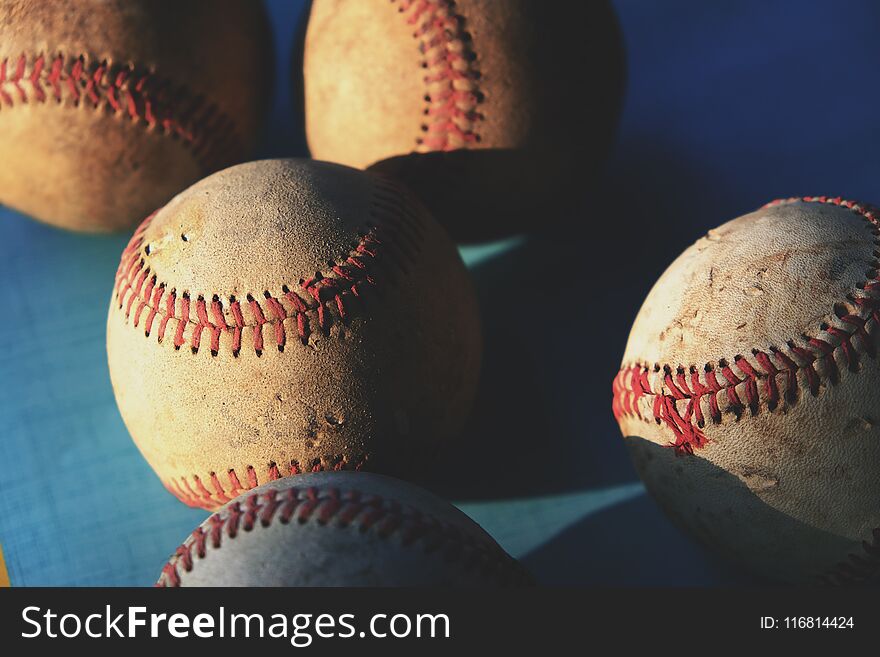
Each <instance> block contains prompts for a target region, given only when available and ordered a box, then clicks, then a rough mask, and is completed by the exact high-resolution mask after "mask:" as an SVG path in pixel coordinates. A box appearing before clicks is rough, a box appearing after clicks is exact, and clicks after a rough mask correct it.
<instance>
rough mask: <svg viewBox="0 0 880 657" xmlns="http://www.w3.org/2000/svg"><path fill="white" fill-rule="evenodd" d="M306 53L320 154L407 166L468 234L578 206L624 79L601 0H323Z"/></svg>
mask: <svg viewBox="0 0 880 657" xmlns="http://www.w3.org/2000/svg"><path fill="white" fill-rule="evenodd" d="M299 67H300V62H298V61H297V62H296V64H295V71H294V77H295V78H299V77H300V70H299ZM301 67H302V71H301V76H302V86H303V98H304V109H305V127H306V135H307V137H308V143H309V148H310V149H311V152H312V155H313V156H314V157H316V158H319V159H325V160H331V161H334V162H341V163H343V164H348V165H350V166H356V167H371V166H372V167H375V168H376V169H379V170H382V171H384V172H386V173H390V174H393V175H395V176H398V177H399V178H400V179H401V180H403V181H404V182H405V183H406V184H407V185H409V186H410V187H411V188H412V189H413V190H414V191H415V192H416V194H417V195H418V196H419V197H420V198H421V199H422V200H423V201H424V202H425V204H426V205H427V206H428V208H429V209H430V210H431V212H432V213H433V214H434V216H435V217H436V218H437V219H438V220H439V221H440V222H441V223H442V224H443V225H444V226H446V227H447V228H448V229H449V230H450V232H451V233H452V235H453V237H455V238H457V239H458V240H460V241H471V240H479V239H484V238H487V237H495V236H498V235H503V234H509V233H512V232H516V231H518V230H522V229H523V228H534V227H536V226H540V225H546V223H547V221H553V220H556V221H561V220H562V219H563V218H564V217H570V216H571V213H570V212H568V213H566V212H565V209H567V208H568V206H569V205H570V202H571V200H572V198H573V197H574V196H576V193H577V192H578V191H583V190H585V189H588V188H589V187H590V186H591V185H592V184H593V182H594V180H595V178H596V173H597V171H598V169H599V167H600V166H601V165H602V164H603V161H604V159H605V158H606V156H607V155H608V153H609V150H610V147H611V145H612V142H613V139H614V134H615V127H616V123H617V120H618V116H619V113H620V108H621V101H622V95H623V87H624V55H623V45H622V40H621V36H620V29H619V27H618V24H617V20H616V17H615V15H614V11H613V9H612V8H611V5H610V3H608V2H606V1H605V0H601V1H597V0H593V1H591V2H577V3H567V4H565V5H559V4H556V3H546V2H539V1H537V0H507V1H505V2H482V1H481V0H458V1H456V2H452V1H451V0H315V2H314V3H313V4H312V6H311V10H310V14H309V19H308V28H307V32H306V35H305V40H304V48H303V54H302V63H301ZM587 219H589V218H587ZM579 220H581V219H579Z"/></svg>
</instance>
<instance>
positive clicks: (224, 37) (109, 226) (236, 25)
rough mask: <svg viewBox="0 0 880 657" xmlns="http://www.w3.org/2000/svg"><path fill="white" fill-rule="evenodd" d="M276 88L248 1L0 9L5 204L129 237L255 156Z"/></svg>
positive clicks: (0, 196)
mask: <svg viewBox="0 0 880 657" xmlns="http://www.w3.org/2000/svg"><path fill="white" fill-rule="evenodd" d="M271 80H272V61H271V56H270V44H269V30H268V24H267V20H266V17H265V14H264V11H263V8H262V5H261V3H259V2H251V1H249V0H214V1H208V0H190V1H188V2H177V1H175V0H76V1H73V0H53V1H52V2H42V1H37V0H2V1H0V161H2V162H3V166H2V167H0V202H2V203H3V204H5V205H9V206H10V207H13V208H15V209H17V210H20V211H22V212H25V213H27V214H29V215H32V216H33V217H36V218H37V219H40V220H41V221H45V222H48V223H51V224H54V225H56V226H61V227H64V228H69V229H74V230H83V231H111V230H121V229H126V228H130V227H131V226H133V225H134V224H135V223H136V222H137V221H139V220H141V219H143V217H144V216H146V214H147V213H149V212H151V211H152V210H153V209H155V208H156V207H157V206H158V205H160V204H162V203H165V202H166V201H168V200H169V199H170V198H171V197H172V196H173V195H174V194H176V193H177V192H179V191H180V190H182V189H184V188H185V187H187V186H188V185H190V184H191V183H193V182H195V181H196V180H198V179H199V178H201V177H202V176H204V175H206V174H208V173H211V172H213V171H216V170H217V169H220V168H222V167H225V166H228V165H230V164H233V163H235V162H237V161H240V160H242V159H243V158H244V156H245V155H246V154H247V152H248V150H249V149H250V147H251V146H252V143H253V141H254V139H255V137H256V134H257V131H258V129H259V122H260V120H261V118H262V115H263V113H264V110H265V106H266V103H267V101H268V92H269V85H270V83H271Z"/></svg>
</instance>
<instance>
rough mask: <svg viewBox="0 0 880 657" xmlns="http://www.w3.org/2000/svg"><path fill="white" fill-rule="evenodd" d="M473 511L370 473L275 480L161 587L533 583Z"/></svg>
mask: <svg viewBox="0 0 880 657" xmlns="http://www.w3.org/2000/svg"><path fill="white" fill-rule="evenodd" d="M530 581H531V580H530V578H529V576H528V574H527V573H526V572H525V570H524V569H523V568H522V566H520V565H519V563H517V562H516V561H515V560H514V559H513V558H512V557H510V556H509V555H508V554H507V553H506V552H504V550H502V549H501V547H500V546H499V545H498V544H497V543H496V542H495V541H494V540H493V539H492V537H490V536H489V535H488V534H487V533H486V532H485V531H483V529H482V528H481V527H480V526H479V525H477V524H476V523H475V522H474V521H473V520H471V519H470V518H468V517H467V516H466V515H465V514H463V513H462V512H461V511H459V510H458V509H456V508H455V507H454V506H452V505H451V504H449V503H447V502H444V501H443V500H441V499H440V498H438V497H436V496H434V495H432V494H431V493H429V492H428V491H426V490H423V489H421V488H417V487H416V486H413V485H411V484H407V483H404V482H402V481H399V480H396V479H392V478H390V477H383V476H381V475H376V474H370V473H365V472H357V473H352V472H320V473H316V474H307V475H301V476H298V477H294V478H289V479H285V480H283V481H274V482H271V483H268V484H265V485H263V486H260V487H259V488H257V489H255V490H253V491H250V492H249V493H247V494H246V495H244V496H242V497H241V498H239V499H237V500H235V501H233V502H230V503H229V504H227V505H226V506H224V507H223V508H222V509H220V510H219V511H218V512H217V513H216V514H215V515H213V516H211V517H210V518H208V519H207V520H206V521H205V522H203V523H202V524H201V526H200V527H198V528H197V529H196V530H195V531H194V532H193V533H192V535H191V536H189V537H188V538H187V539H186V541H184V543H183V545H181V546H180V548H178V549H177V551H176V552H175V554H174V555H173V556H172V557H171V559H169V561H168V563H167V564H166V565H165V567H164V568H163V569H162V574H161V576H160V577H159V581H158V585H159V586H370V587H374V586H443V587H497V586H521V585H526V584H529V583H530Z"/></svg>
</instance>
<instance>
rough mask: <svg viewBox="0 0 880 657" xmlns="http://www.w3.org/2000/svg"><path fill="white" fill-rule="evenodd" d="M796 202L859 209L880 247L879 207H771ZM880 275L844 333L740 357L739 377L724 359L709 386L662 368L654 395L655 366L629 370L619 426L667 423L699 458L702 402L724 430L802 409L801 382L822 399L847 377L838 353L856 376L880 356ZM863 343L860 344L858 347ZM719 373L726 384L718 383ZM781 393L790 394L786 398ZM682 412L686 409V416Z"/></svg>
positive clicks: (861, 293) (821, 199) (709, 373)
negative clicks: (728, 420) (647, 408)
mask: <svg viewBox="0 0 880 657" xmlns="http://www.w3.org/2000/svg"><path fill="white" fill-rule="evenodd" d="M796 201H801V202H804V203H827V204H831V205H836V206H839V207H842V208H846V209H848V210H851V211H852V212H854V213H856V214H858V215H859V216H861V217H862V218H863V219H865V221H867V222H868V223H869V225H870V226H871V233H872V235H873V236H874V241H875V243H878V246H880V240H878V235H880V215H878V211H877V210H876V209H875V208H873V207H872V206H869V205H866V204H859V203H856V202H854V201H846V200H843V199H841V198H840V197H837V198H829V197H826V196H809V197H803V198H790V199H780V200H777V201H773V202H771V203H768V204H767V205H766V206H764V207H770V206H773V205H780V204H784V203H793V202H796ZM878 269H880V264H877V265H876V266H875V268H874V270H872V272H869V273H870V274H872V277H871V278H868V279H867V280H866V281H865V282H864V284H862V285H861V286H858V288H857V290H856V291H855V292H854V293H853V298H852V300H851V302H852V303H853V304H854V305H855V306H857V308H858V314H852V313H848V314H846V315H843V316H842V317H839V319H840V321H841V322H842V323H843V326H842V327H841V326H838V327H829V328H828V329H823V330H822V331H823V332H824V333H825V334H826V336H825V337H823V338H818V337H814V338H809V339H807V344H806V345H805V346H802V345H798V344H796V343H795V342H794V340H789V342H788V343H787V344H786V345H784V346H783V347H773V348H772V349H770V350H769V353H768V352H767V351H762V350H760V349H753V350H752V353H751V357H752V358H753V359H754V362H751V361H750V360H749V359H748V356H746V355H741V354H740V355H737V356H735V357H734V359H733V365H734V366H736V368H737V369H738V370H739V372H740V373H739V374H737V373H736V372H734V370H733V369H732V367H731V365H730V364H729V363H728V361H727V360H726V359H720V360H719V361H718V363H717V365H714V364H712V363H707V364H706V365H704V367H703V368H702V371H703V373H704V379H705V380H704V381H700V379H699V376H700V368H696V367H690V368H685V367H683V366H680V365H678V366H676V365H672V364H665V365H660V364H656V365H654V366H653V370H654V372H659V371H661V370H663V371H665V376H664V377H663V382H662V384H661V389H660V390H652V389H651V386H650V382H649V372H650V371H651V369H652V366H650V365H648V364H646V363H635V364H631V365H625V366H623V367H621V369H620V371H619V372H618V373H617V375H616V376H615V378H614V382H613V384H612V392H613V401H612V410H613V412H614V417H615V418H616V419H617V420H618V422H619V421H620V419H621V418H622V417H636V418H639V419H642V420H644V421H647V422H651V421H653V422H656V423H658V424H660V423H663V424H665V425H666V426H667V427H669V429H670V430H671V431H672V433H673V436H674V439H673V441H672V443H671V444H670V446H671V447H673V448H674V449H675V450H676V453H678V454H693V452H694V450H695V449H700V448H702V447H705V445H706V444H707V442H708V439H707V437H706V435H705V434H704V433H703V431H702V429H703V426H704V424H705V423H706V421H707V420H706V418H705V417H704V414H703V412H702V408H701V402H704V401H705V402H706V403H707V404H708V406H709V409H710V414H709V415H710V417H709V418H708V420H709V421H711V422H712V423H714V424H718V423H720V422H721V420H722V414H723V413H725V412H726V413H733V414H735V415H736V416H737V417H739V416H741V415H742V414H743V413H744V412H745V411H746V410H747V409H748V411H749V412H750V413H751V414H752V415H757V414H758V413H759V412H761V409H762V408H763V407H766V408H767V409H768V410H773V409H775V408H776V407H777V406H778V405H779V404H781V403H785V404H788V405H794V404H795V403H797V399H798V392H799V389H800V386H799V383H798V377H800V378H801V380H802V381H803V384H804V386H805V387H806V388H807V389H808V390H809V392H810V394H811V395H813V396H816V395H818V394H819V389H820V386H821V385H822V383H823V379H827V381H828V382H829V383H831V384H833V383H835V382H837V380H838V379H839V372H838V367H837V363H836V361H835V358H836V354H838V353H840V354H841V355H842V358H843V359H844V360H845V361H846V363H847V365H848V368H849V369H850V370H851V371H856V366H857V364H858V358H859V354H860V353H862V352H864V353H867V354H872V353H874V351H875V348H874V345H873V344H872V342H871V339H870V336H869V334H868V329H867V327H866V325H867V324H868V323H869V322H870V323H873V324H874V325H877V324H878V323H880V298H875V297H873V296H871V295H872V294H876V293H878V292H880V279H878V276H880V274H878ZM832 310H833V309H832ZM844 327H846V328H844ZM856 337H858V340H857V341H856V342H854V340H853V339H854V338H856ZM786 351H787V352H788V353H786ZM820 362H821V363H822V365H823V368H822V372H821V373H820V372H819V371H818V370H817V369H816V365H817V364H818V363H820ZM688 371H689V374H690V378H691V388H690V389H688V388H687V387H686V385H684V382H685V380H686V377H687V375H686V372H688ZM673 372H675V375H673ZM718 374H720V375H721V379H723V382H719V381H718V378H719V377H718ZM778 379H782V380H781V381H779V380H778ZM676 382H678V384H676ZM743 383H744V384H745V386H744V394H745V400H743V399H742V398H741V397H740V393H739V392H738V391H737V388H736V387H737V386H738V385H741V384H743ZM759 383H761V384H762V385H759ZM780 383H781V384H782V385H781V386H780ZM781 390H782V391H784V392H780V391H781ZM722 392H723V393H724V395H725V397H726V400H727V405H726V407H725V410H724V411H722V410H721V406H720V405H719V400H718V395H719V393H722ZM644 396H648V397H651V398H652V399H653V403H652V404H651V406H652V415H651V417H644V416H643V415H642V414H641V412H640V409H639V403H638V402H639V400H640V399H641V398H642V397H644ZM682 406H683V407H684V411H682V410H681V409H682Z"/></svg>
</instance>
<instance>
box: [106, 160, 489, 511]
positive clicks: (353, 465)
mask: <svg viewBox="0 0 880 657" xmlns="http://www.w3.org/2000/svg"><path fill="white" fill-rule="evenodd" d="M107 351H108V356H109V364H110V375H111V378H112V381H113V389H114V392H115V394H116V398H117V402H118V404H119V409H120V411H121V413H122V417H123V419H124V420H125V423H126V425H127V427H128V429H129V431H130V432H131V434H132V436H133V437H134V440H135V442H136V443H137V444H138V447H140V449H141V451H142V452H143V454H144V456H145V457H146V458H147V460H148V461H149V462H150V463H151V464H152V466H153V468H154V469H155V470H156V472H157V473H158V474H159V476H160V477H161V478H162V480H163V481H164V482H165V485H166V486H168V488H169V489H170V490H171V491H172V492H173V493H174V494H175V495H177V496H178V497H179V498H180V499H182V500H184V501H185V502H187V503H189V504H192V505H198V506H203V507H205V508H217V507H218V506H220V505H221V504H223V503H224V502H227V501H228V500H230V499H232V498H233V497H235V496H236V495H238V494H240V493H241V492H242V491H243V490H246V489H249V488H253V487H255V486H257V485H258V484H261V483H264V482H266V481H269V480H271V479H276V478H278V477H281V476H287V475H290V474H298V473H304V472H310V471H316V470H334V469H360V468H366V469H371V470H381V471H385V472H392V473H393V472H405V473H407V475H408V477H409V478H412V477H413V476H414V475H415V473H417V472H419V471H420V470H422V469H425V468H429V467H430V464H431V462H432V458H433V456H434V453H435V451H436V450H437V448H438V446H439V445H440V444H441V442H442V441H444V440H446V439H449V438H451V437H453V436H455V435H456V433H457V432H458V431H459V429H460V428H461V426H462V424H463V422H464V420H465V417H466V415H467V414H468V411H469V409H470V406H471V404H472V401H473V397H474V393H475V388H476V383H477V378H478V372H479V364H480V353H481V339H480V325H479V316H478V311H477V304H476V298H475V295H474V292H473V289H472V286H471V283H470V280H469V278H468V275H467V272H466V270H465V268H464V265H463V263H462V262H461V259H460V257H459V255H458V252H457V251H456V249H455V247H454V245H453V244H452V243H451V242H450V240H449V238H448V237H447V236H446V234H445V233H444V232H443V229H442V228H441V227H440V226H439V225H438V224H437V223H436V222H435V221H434V220H433V219H431V217H430V215H428V214H427V213H426V212H425V210H424V209H423V208H422V206H421V205H419V204H418V203H417V202H416V201H414V200H412V199H411V198H410V197H409V196H408V194H407V193H406V192H404V191H402V190H400V189H399V188H398V187H397V186H396V184H394V183H392V182H390V181H388V180H386V179H385V178H384V177H382V176H380V175H378V174H372V173H366V172H362V171H358V170H356V169H350V168H348V167H343V166H340V165H335V164H328V163H322V162H312V161H307V160H266V161H260V162H251V163H247V164H242V165H238V166H236V167H232V168H230V169H226V170H224V171H221V172H218V173H216V174H214V175H213V176H210V177H208V178H205V179H204V180H202V181H200V182H199V183H197V184H196V185H194V186H193V187H191V188H190V189H188V190H186V191H185V192H182V193H181V194H179V195H178V196H177V197H175V198H174V199H173V200H172V201H171V202H170V203H168V205H166V206H165V207H164V208H162V209H161V210H159V211H158V212H156V213H155V214H154V215H152V216H151V217H150V218H148V219H147V220H146V221H145V222H144V223H143V224H142V225H141V227H140V228H139V229H138V230H137V231H136V233H135V235H134V237H133V238H132V240H131V242H130V244H129V246H128V248H127V249H126V250H125V252H124V253H123V256H122V261H121V263H120V267H119V272H118V275H117V280H116V289H115V292H114V294H113V298H112V301H111V304H110V312H109V317H108V323H107Z"/></svg>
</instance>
